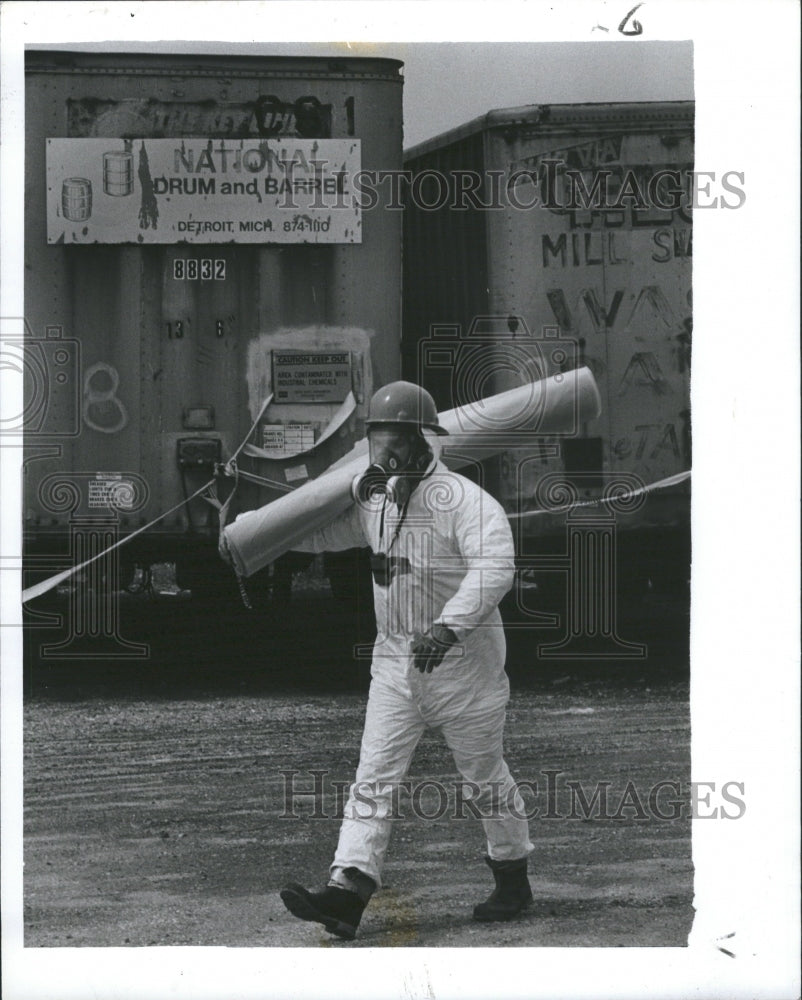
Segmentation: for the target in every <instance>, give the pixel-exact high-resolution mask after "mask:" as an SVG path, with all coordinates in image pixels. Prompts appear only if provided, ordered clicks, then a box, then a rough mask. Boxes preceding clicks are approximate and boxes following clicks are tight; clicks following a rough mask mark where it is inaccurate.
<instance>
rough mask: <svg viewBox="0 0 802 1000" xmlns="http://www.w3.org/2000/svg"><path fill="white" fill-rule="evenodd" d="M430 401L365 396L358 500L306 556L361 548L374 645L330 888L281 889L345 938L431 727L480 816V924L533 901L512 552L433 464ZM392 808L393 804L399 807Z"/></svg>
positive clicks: (475, 502) (504, 527)
mask: <svg viewBox="0 0 802 1000" xmlns="http://www.w3.org/2000/svg"><path fill="white" fill-rule="evenodd" d="M437 421H438V417H437V411H436V408H435V405H434V400H433V399H432V397H431V396H430V395H429V393H428V392H426V391H425V390H424V389H422V388H420V387H419V386H417V385H413V384H412V383H409V382H393V383H391V384H390V385H387V386H385V387H384V388H382V389H380V390H379V391H378V392H377V393H376V394H375V395H374V396H373V398H372V400H371V402H370V408H369V412H368V419H367V427H368V441H369V445H370V466H369V468H368V469H367V471H366V472H365V473H364V474H363V475H362V476H360V477H358V478H357V480H356V481H355V483H354V496H355V499H356V502H355V503H354V504H353V505H352V506H351V507H350V508H349V509H348V510H347V511H346V512H345V513H344V514H342V515H340V517H338V518H337V519H336V520H335V521H334V522H333V523H332V524H330V525H329V526H328V527H326V528H323V529H321V530H319V531H316V532H315V533H314V534H313V535H312V536H311V537H310V538H309V539H307V540H306V541H305V542H304V543H303V544H302V545H300V546H298V548H299V549H301V550H302V551H307V552H321V551H331V550H341V549H347V548H353V547H357V546H365V545H368V546H370V549H371V553H372V555H371V566H372V570H373V589H374V598H375V607H376V625H377V636H376V641H375V645H374V649H373V658H372V664H371V685H370V694H369V698H368V704H367V710H366V715H365V729H364V733H363V737H362V748H361V754H360V759H359V767H358V769H357V773H356V779H355V781H354V784H353V785H352V786H351V792H350V796H349V799H348V802H347V804H346V806H345V810H344V818H343V822H342V826H341V828H340V838H339V843H338V845H337V850H336V852H335V855H334V860H333V862H332V865H331V870H330V879H329V882H328V884H327V885H326V886H325V888H324V889H323V890H322V891H320V892H309V891H307V890H306V889H304V888H303V887H302V886H300V885H297V884H290V885H288V886H286V887H285V888H284V889H283V890H282V891H281V898H282V900H283V901H284V904H285V905H286V907H287V908H288V909H289V910H290V911H291V912H292V913H293V914H294V915H295V916H297V917H300V918H301V919H302V920H312V921H317V922H318V923H321V924H323V925H324V926H325V928H326V930H328V931H329V932H330V933H332V934H335V935H337V936H339V937H342V938H346V939H352V938H353V937H354V936H355V934H356V930H357V927H358V925H359V921H360V919H361V917H362V912H363V910H364V908H365V906H366V904H367V902H368V900H369V899H370V897H371V895H372V893H373V892H374V891H375V890H376V889H377V888H379V887H380V886H381V875H382V866H383V864H384V858H385V854H386V851H387V846H388V843H389V840H390V833H391V827H392V819H391V814H392V809H393V792H394V789H395V790H396V794H397V790H398V787H399V783H400V782H402V781H403V779H404V778H405V776H406V774H407V770H408V768H409V765H410V762H411V760H412V755H413V752H414V750H415V747H416V745H417V743H418V741H419V740H420V738H421V736H422V734H423V732H424V730H425V729H426V728H427V727H431V728H434V729H439V730H440V731H441V732H442V734H443V736H444V738H445V740H446V743H447V744H448V746H449V748H450V750H451V752H452V754H453V755H454V761H455V763H456V765H457V768H458V769H459V772H460V774H461V776H462V779H463V783H464V785H463V789H462V790H463V792H464V802H470V804H471V812H472V813H473V814H474V815H480V816H481V819H482V823H483V825H484V831H485V835H486V838H487V856H486V861H487V863H488V865H489V866H490V868H491V870H492V872H493V876H494V878H495V883H496V885H495V889H494V891H493V892H492V893H491V895H490V897H489V898H488V899H487V900H486V901H485V902H483V903H480V904H478V905H477V906H476V907H475V908H474V911H473V915H474V917H475V919H477V920H484V921H491V920H509V919H511V918H513V917H515V916H517V915H518V914H519V913H520V912H521V911H522V910H523V909H524V908H525V907H526V906H528V904H529V903H530V901H531V899H532V892H531V889H530V886H529V881H528V878H527V858H528V855H529V853H530V852H531V851H532V850H533V846H532V844H531V842H530V840H529V827H528V823H527V819H526V817H525V810H524V805H523V801H522V800H521V797H520V794H519V792H518V790H517V787H516V785H515V782H514V780H513V778H512V777H511V775H510V771H509V768H508V767H507V764H506V762H505V761H504V757H503V747H502V741H503V732H504V720H505V713H506V705H507V701H508V699H509V681H508V679H507V675H506V673H505V671H504V659H505V652H506V645H505V639H504V630H503V626H502V622H501V616H500V615H499V611H498V604H499V601H500V600H501V599H502V597H503V596H504V595H505V594H506V593H507V591H508V590H509V589H510V587H511V585H512V581H513V573H514V562H513V557H514V547H513V541H512V533H511V531H510V527H509V523H508V520H507V517H506V515H505V513H504V511H503V509H502V508H501V506H500V505H499V504H498V503H497V502H496V501H495V500H494V499H493V498H492V497H491V496H490V495H489V494H487V493H486V492H485V491H484V490H482V489H481V488H480V487H478V486H476V485H475V484H474V483H472V482H470V481H469V480H468V479H465V478H464V477H463V476H460V475H457V474H456V473H453V472H450V471H449V470H448V469H447V468H446V467H445V465H443V464H442V463H441V462H440V461H438V459H437V458H436V457H435V454H434V453H435V451H438V449H437V448H436V445H435V447H434V448H433V447H432V445H433V444H434V442H435V440H436V438H435V437H434V435H439V434H446V433H447V431H445V430H444V429H443V428H442V427H440V425H439V424H438V422H437ZM397 803H398V800H397V798H396V807H397Z"/></svg>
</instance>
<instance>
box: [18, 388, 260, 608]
mask: <svg viewBox="0 0 802 1000" xmlns="http://www.w3.org/2000/svg"><path fill="white" fill-rule="evenodd" d="M272 402H273V393H272V392H271V393H269V394H268V395H267V397H266V399H265V401H264V403H262V406H261V409H260V410H259V413H258V414H257V417H256V420H254V422H253V424H251V428H250V430H249V431H248V433H247V434H246V435H245V437H244V438H243V439H242V444H240V446H239V448H237V450H236V451H235V452H234V454H233V455H232V456H231V458H229V460H228V462H226V466H225V468H226V471H227V472H228V473H229V475H235V473H234V472H233V469H232V467H233V466H236V461H237V456H238V455H239V453H240V452H241V451H242V449H243V448H244V446H245V444H246V443H247V441H248V438H249V437H250V436H251V434H253V432H254V430H256V426H257V424H258V423H259V421H260V420H261V419H262V416H263V414H264V412H265V410H266V409H267V408H268V406H270V404H271V403H272ZM214 485H215V480H214V479H210V480H209V482H208V483H204V485H203V486H201V487H200V489H197V490H195V492H194V493H193V494H192V495H191V496H188V497H186V499H184V500H182V501H181V502H180V503H177V504H176V505H175V507H171V508H170V509H169V510H166V511H165V512H164V513H163V514H159V516H158V517H155V518H154V519H153V520H152V521H151V522H150V523H149V524H146V525H144V526H143V527H141V528H137V530H136V531H133V532H132V533H131V534H130V535H126V536H125V538H121V539H120V541H119V542H115V543H114V545H110V546H109V547H108V548H107V549H104V550H103V551H102V552H98V554H97V555H96V556H92V558H91V559H87V560H85V561H84V562H82V563H79V564H78V565H77V566H72V567H70V569H65V570H64V571H63V572H61V573H57V574H56V575H55V576H50V577H48V578H47V580H42V581H41V582H40V583H36V584H34V585H33V587H28V588H27V589H26V590H23V592H22V603H23V604H25V603H27V602H28V601H32V600H33V599H34V598H36V597H41V596H42V594H46V593H47V592H48V591H50V590H52V589H53V588H54V587H57V586H58V585H59V584H60V583H63V582H64V581H65V580H69V578H70V577H71V576H72V575H73V573H77V572H78V571H79V570H82V569H84V568H85V567H86V566H89V565H91V564H92V563H93V562H97V560H98V559H102V558H103V556H105V555H107V554H108V553H109V552H113V551H114V549H118V548H120V546H121V545H126V544H127V543H128V542H130V541H132V539H134V538H136V537H137V535H141V534H142V533H143V532H145V531H148V530H149V529H150V528H152V527H153V525H154V524H158V523H159V521H163V520H164V519H165V517H169V516H170V514H172V513H173V512H174V511H176V510H178V509H179V508H180V507H183V506H184V504H187V503H189V501H190V500H194V499H195V497H197V496H200V494H201V493H203V492H204V490H207V489H209V487H210V486H214ZM231 495H232V496H233V493H232V494H231ZM204 499H206V498H204ZM230 501H231V496H229V498H228V500H227V501H226V503H225V505H224V506H225V511H224V513H223V519H225V512H227V511H228V504H229V502H230ZM218 503H219V502H218ZM221 530H222V529H221Z"/></svg>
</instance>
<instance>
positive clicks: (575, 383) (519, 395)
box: [225, 368, 601, 576]
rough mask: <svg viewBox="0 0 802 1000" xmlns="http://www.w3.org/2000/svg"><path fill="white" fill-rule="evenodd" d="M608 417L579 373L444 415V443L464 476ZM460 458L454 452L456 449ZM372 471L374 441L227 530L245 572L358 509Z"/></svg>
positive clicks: (586, 372) (586, 375)
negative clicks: (530, 441)
mask: <svg viewBox="0 0 802 1000" xmlns="http://www.w3.org/2000/svg"><path fill="white" fill-rule="evenodd" d="M600 413H601V398H600V396H599V390H598V388H597V386H596V381H595V379H594V378H593V375H592V373H591V371H590V369H589V368H577V369H574V370H573V371H569V372H564V373H563V374H560V375H552V376H550V377H549V378H545V379H541V380H539V381H537V382H528V383H526V384H525V385H522V386H518V387H517V388H515V389H508V390H507V391H506V392H501V393H498V395H495V396H488V397H486V398H485V399H482V400H479V401H477V402H476V403H468V404H466V405H465V406H460V407H457V408H456V409H454V410H446V411H445V412H444V413H441V414H440V423H441V424H442V426H443V427H445V429H446V430H447V431H448V432H449V434H450V435H451V437H449V438H444V439H443V444H444V445H445V446H446V449H447V450H446V452H445V453H444V455H443V462H444V463H445V464H446V465H447V466H448V467H449V468H450V469H452V470H454V471H456V470H458V469H460V468H462V467H463V466H465V465H466V464H467V463H468V462H469V461H470V460H471V459H472V458H475V457H477V458H488V457H490V456H491V455H493V454H495V453H497V452H499V451H503V450H504V449H505V448H507V447H509V445H510V443H511V442H510V435H511V434H513V435H514V434H520V433H521V432H523V431H528V432H529V433H538V434H556V433H559V432H565V431H570V430H572V429H573V428H574V427H576V428H577V429H578V428H579V426H580V424H583V423H586V422H587V421H588V420H593V419H595V418H596V417H598V416H599V414H600ZM452 448H453V449H458V451H459V454H450V453H449V452H450V450H451V449H452ZM366 467H367V447H366V442H365V441H361V442H360V443H359V444H357V445H356V446H355V447H354V448H353V449H352V451H351V452H350V453H349V455H346V456H345V457H344V458H342V459H340V461H338V462H337V463H336V465H335V466H333V467H332V468H331V469H329V470H328V471H326V472H324V473H323V474H322V475H321V476H319V477H318V478H317V479H314V480H312V481H311V482H308V483H305V484H304V485H303V486H301V487H299V488H298V489H297V490H294V491H293V492H292V493H288V494H286V496H282V497H279V498H278V499H277V500H274V501H273V502H272V503H269V504H267V505H266V506H264V507H260V508H258V509H257V510H254V511H251V512H250V513H248V514H246V515H244V516H241V517H239V518H238V519H237V520H236V521H234V523H233V524H229V525H228V527H227V528H226V529H225V538H226V542H227V544H228V548H229V551H230V553H231V557H232V560H233V563H234V566H235V568H236V570H237V572H238V573H240V574H241V575H242V576H251V575H252V574H253V573H256V572H257V571H258V570H260V569H263V568H264V567H265V566H267V565H268V564H269V563H271V562H273V561H274V560H275V559H278V557H279V556H280V555H283V554H284V553H285V552H288V551H290V550H291V549H292V548H293V546H294V545H297V544H298V543H299V542H300V541H301V540H302V539H304V538H306V537H307V536H308V535H310V534H311V533H312V532H313V531H315V530H317V529H318V528H322V527H324V526H325V525H327V524H329V523H330V522H331V521H333V520H334V518H335V517H337V516H338V515H339V514H341V513H342V512H343V511H345V510H347V509H348V507H349V506H350V505H351V504H352V503H353V499H352V495H351V484H352V482H353V480H354V477H355V476H357V475H358V474H359V473H360V472H362V471H363V470H364V469H365V468H366Z"/></svg>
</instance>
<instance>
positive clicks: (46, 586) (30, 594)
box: [22, 479, 214, 604]
mask: <svg viewBox="0 0 802 1000" xmlns="http://www.w3.org/2000/svg"><path fill="white" fill-rule="evenodd" d="M213 483H214V479H210V480H209V482H208V483H204V485H203V486H201V488H200V489H198V490H195V492H194V493H193V494H192V496H188V497H187V498H186V500H182V501H181V503H177V504H176V505H175V507H171V508H170V509H169V510H166V511H165V512H164V513H163V514H159V516H158V517H155V518H154V519H153V520H152V521H151V522H150V523H149V524H146V525H144V526H143V527H141V528H137V530H136V531H133V532H131V534H130V535H126V536H125V538H121V539H120V541H119V542H115V543H114V545H110V546H109V547H108V548H107V549H104V550H103V551H102V552H98V554H97V555H96V556H92V558H91V559H86V560H84V562H82V563H78V565H77V566H72V567H70V569H65V570H64V571H63V572H61V573H56V575H55V576H51V577H48V578H47V580H42V581H41V582H40V583H35V584H34V585H33V586H32V587H28V588H27V589H26V590H23V592H22V603H23V604H25V603H27V602H28V601H32V600H33V599H34V598H35V597H41V596H42V594H46V593H47V592H48V591H49V590H52V589H53V588H54V587H57V586H58V585H59V584H60V583H63V582H64V581H65V580H69V578H70V577H71V576H72V575H73V573H77V572H78V571H79V570H82V569H84V567H86V566H89V565H91V564H92V563H93V562H97V560H98V559H102V558H103V556H105V555H107V554H108V553H109V552H113V551H114V549H119V548H120V546H122V545H126V544H127V543H128V542H130V541H132V539H134V538H136V537H137V535H141V534H142V533H143V532H144V531H148V530H149V529H150V528H152V527H153V525H154V524H158V523H159V521H163V520H164V519H165V517H169V515H170V514H172V513H173V512H174V511H176V510H178V508H179V507H183V506H184V504H186V503H189V501H190V500H194V499H195V497H196V496H198V495H199V494H201V493H203V491H204V490H207V489H208V488H209V487H210V486H211V485H212V484H213Z"/></svg>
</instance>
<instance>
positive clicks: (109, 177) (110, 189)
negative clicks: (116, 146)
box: [103, 151, 134, 198]
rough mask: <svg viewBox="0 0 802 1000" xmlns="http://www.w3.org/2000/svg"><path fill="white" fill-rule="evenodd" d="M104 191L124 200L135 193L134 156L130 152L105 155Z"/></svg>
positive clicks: (114, 152)
mask: <svg viewBox="0 0 802 1000" xmlns="http://www.w3.org/2000/svg"><path fill="white" fill-rule="evenodd" d="M103 191H104V193H105V194H110V195H111V196H112V197H113V198H124V197H125V196H126V195H129V194H133V191H134V156H133V153H129V152H128V151H122V152H120V151H111V152H109V153H104V154H103Z"/></svg>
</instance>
